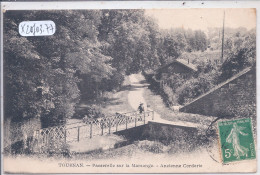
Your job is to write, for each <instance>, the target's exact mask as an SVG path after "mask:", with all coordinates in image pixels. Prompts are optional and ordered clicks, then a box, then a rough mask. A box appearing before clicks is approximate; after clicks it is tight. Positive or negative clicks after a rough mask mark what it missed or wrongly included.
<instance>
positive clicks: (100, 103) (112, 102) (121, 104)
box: [77, 77, 133, 116]
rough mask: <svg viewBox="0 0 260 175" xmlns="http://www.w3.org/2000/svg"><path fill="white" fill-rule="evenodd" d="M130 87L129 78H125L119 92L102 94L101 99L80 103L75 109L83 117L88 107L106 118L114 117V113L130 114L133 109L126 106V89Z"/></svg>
mask: <svg viewBox="0 0 260 175" xmlns="http://www.w3.org/2000/svg"><path fill="white" fill-rule="evenodd" d="M129 85H130V81H129V77H126V78H125V80H124V82H123V86H122V88H121V89H120V90H119V91H114V92H104V93H103V95H102V97H99V98H98V99H96V100H93V101H81V103H80V104H79V105H78V106H77V109H78V111H79V113H80V114H81V115H84V110H86V108H88V107H92V108H94V109H96V110H97V111H99V112H100V113H102V114H105V115H106V116H110V115H114V114H115V113H116V112H118V113H125V112H131V111H133V109H132V108H131V106H130V105H129V104H128V99H127V98H128V93H129V92H128V91H127V88H125V87H128V86H129Z"/></svg>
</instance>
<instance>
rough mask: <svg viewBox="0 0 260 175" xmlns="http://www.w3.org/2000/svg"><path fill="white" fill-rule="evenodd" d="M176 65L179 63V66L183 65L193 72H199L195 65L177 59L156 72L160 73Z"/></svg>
mask: <svg viewBox="0 0 260 175" xmlns="http://www.w3.org/2000/svg"><path fill="white" fill-rule="evenodd" d="M176 63H179V64H181V65H183V66H184V67H186V68H188V69H190V70H191V71H194V72H196V71H197V68H196V66H195V65H194V64H192V63H189V62H188V61H186V60H184V59H176V60H174V61H172V62H170V63H168V64H166V65H164V66H162V67H160V68H158V69H157V70H156V71H155V72H160V71H161V70H163V69H165V68H167V67H170V66H171V65H173V64H176Z"/></svg>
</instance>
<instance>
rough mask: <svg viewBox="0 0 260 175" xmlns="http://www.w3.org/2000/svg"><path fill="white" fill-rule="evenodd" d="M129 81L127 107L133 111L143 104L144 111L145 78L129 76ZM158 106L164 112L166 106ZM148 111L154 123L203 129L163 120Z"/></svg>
mask: <svg viewBox="0 0 260 175" xmlns="http://www.w3.org/2000/svg"><path fill="white" fill-rule="evenodd" d="M129 80H130V82H131V83H130V85H131V87H132V88H131V90H130V91H129V93H128V103H129V105H130V106H131V107H132V108H133V109H136V110H137V108H138V106H139V104H140V103H144V107H145V110H147V101H146V100H145V98H144V91H145V90H147V89H148V86H149V84H148V83H147V82H146V81H145V78H144V76H143V75H142V74H141V73H139V74H132V75H130V76H129ZM151 95H153V94H151ZM148 105H149V104H148ZM160 106H161V107H162V108H165V110H166V108H167V107H166V106H164V104H160ZM148 110H153V111H154V121H156V122H160V123H167V124H173V125H181V126H187V127H203V126H201V125H200V124H197V123H192V122H187V121H180V120H179V121H177V120H175V121H169V120H165V119H163V118H162V117H161V115H160V114H159V113H158V112H157V111H156V110H154V109H152V108H151V107H150V108H149V109H148ZM167 110H168V111H169V109H168V108H167ZM172 113H173V112H172Z"/></svg>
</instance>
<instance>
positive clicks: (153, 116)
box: [152, 111, 154, 120]
mask: <svg viewBox="0 0 260 175" xmlns="http://www.w3.org/2000/svg"><path fill="white" fill-rule="evenodd" d="M152 120H154V111H153V116H152Z"/></svg>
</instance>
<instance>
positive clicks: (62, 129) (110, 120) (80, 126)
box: [34, 111, 154, 152]
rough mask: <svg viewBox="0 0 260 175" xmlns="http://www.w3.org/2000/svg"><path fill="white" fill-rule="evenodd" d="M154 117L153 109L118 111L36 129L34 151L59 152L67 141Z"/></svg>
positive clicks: (104, 133) (136, 124)
mask: <svg viewBox="0 0 260 175" xmlns="http://www.w3.org/2000/svg"><path fill="white" fill-rule="evenodd" d="M153 119H154V112H153V111H146V112H144V113H142V114H139V113H137V112H131V113H124V114H119V113H117V114H116V115H115V116H111V117H105V118H98V119H95V120H85V121H84V122H78V123H72V124H68V125H62V126H57V127H51V128H44V129H40V130H37V131H35V141H34V152H44V151H50V150H53V151H55V152H57V150H59V149H60V148H62V146H64V145H66V144H65V143H70V142H79V141H81V140H83V139H87V138H92V137H95V136H102V135H106V134H111V133H114V132H117V131H121V130H125V129H129V128H133V127H137V126H140V125H144V124H146V123H147V122H148V121H149V120H153Z"/></svg>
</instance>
